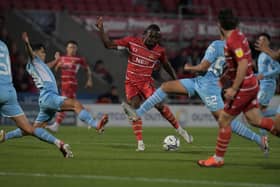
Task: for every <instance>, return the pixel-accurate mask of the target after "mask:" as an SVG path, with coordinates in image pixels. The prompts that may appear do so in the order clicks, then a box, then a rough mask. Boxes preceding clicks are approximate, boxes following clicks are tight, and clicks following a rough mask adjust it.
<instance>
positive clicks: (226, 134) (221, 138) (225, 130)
mask: <svg viewBox="0 0 280 187" xmlns="http://www.w3.org/2000/svg"><path fill="white" fill-rule="evenodd" d="M230 138H231V127H230V125H228V126H226V127H221V128H219V134H218V138H217V143H216V156H219V157H224V155H225V153H226V151H227V146H228V144H229V142H230Z"/></svg>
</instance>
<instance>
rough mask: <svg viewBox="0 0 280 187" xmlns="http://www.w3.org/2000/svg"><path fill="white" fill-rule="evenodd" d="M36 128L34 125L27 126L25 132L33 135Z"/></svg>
mask: <svg viewBox="0 0 280 187" xmlns="http://www.w3.org/2000/svg"><path fill="white" fill-rule="evenodd" d="M34 130H35V127H34V126H29V127H28V128H25V129H24V130H23V134H28V135H32V134H34Z"/></svg>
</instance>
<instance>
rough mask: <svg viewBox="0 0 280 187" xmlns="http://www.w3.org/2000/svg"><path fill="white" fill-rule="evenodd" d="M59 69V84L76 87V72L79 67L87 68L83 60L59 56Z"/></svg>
mask: <svg viewBox="0 0 280 187" xmlns="http://www.w3.org/2000/svg"><path fill="white" fill-rule="evenodd" d="M58 64H59V65H60V69H61V84H68V85H77V82H78V81H77V77H76V75H77V72H78V70H79V68H80V66H83V67H84V68H86V67H88V64H87V63H86V61H85V59H84V58H81V57H76V56H61V57H60V58H59V59H58Z"/></svg>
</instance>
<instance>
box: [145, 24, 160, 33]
mask: <svg viewBox="0 0 280 187" xmlns="http://www.w3.org/2000/svg"><path fill="white" fill-rule="evenodd" d="M148 31H156V32H160V28H159V26H158V25H157V24H151V25H149V26H148V27H147V28H146V29H145V31H144V34H146V33H147V32H148Z"/></svg>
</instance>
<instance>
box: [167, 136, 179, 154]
mask: <svg viewBox="0 0 280 187" xmlns="http://www.w3.org/2000/svg"><path fill="white" fill-rule="evenodd" d="M179 146H180V140H179V139H178V138H177V137H176V136H174V135H169V136H166V137H165V138H164V140H163V149H164V150H166V151H176V150H177V149H178V148H179Z"/></svg>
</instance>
